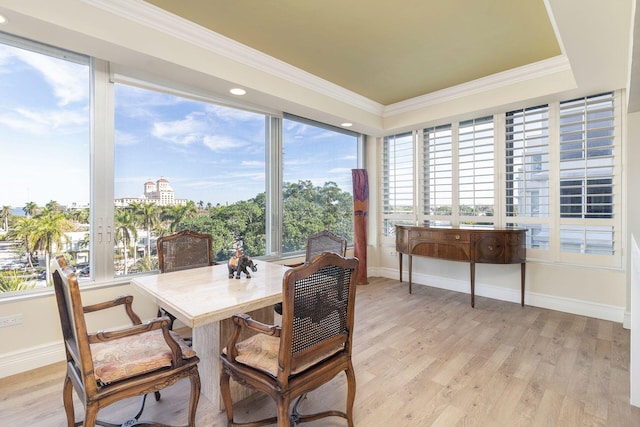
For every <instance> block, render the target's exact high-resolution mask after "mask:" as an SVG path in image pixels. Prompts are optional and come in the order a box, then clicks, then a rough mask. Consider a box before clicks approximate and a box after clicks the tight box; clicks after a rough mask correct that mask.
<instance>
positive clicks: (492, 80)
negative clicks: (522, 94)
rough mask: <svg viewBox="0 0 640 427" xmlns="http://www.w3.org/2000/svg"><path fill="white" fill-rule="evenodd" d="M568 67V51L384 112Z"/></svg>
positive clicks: (412, 108) (389, 113)
mask: <svg viewBox="0 0 640 427" xmlns="http://www.w3.org/2000/svg"><path fill="white" fill-rule="evenodd" d="M567 70H568V71H570V70H571V65H570V64H569V60H568V59H567V57H566V56H564V55H558V56H555V57H553V58H549V59H545V60H542V61H538V62H534V63H533V64H528V65H523V66H522V67H518V68H513V69H511V70H507V71H503V72H501V73H496V74H492V75H490V76H487V77H482V78H480V79H476V80H472V81H470V82H466V83H462V84H459V85H457V86H452V87H449V88H446V89H443V90H439V91H436V92H431V93H428V94H426V95H422V96H417V97H415V98H411V99H407V100H405V101H401V102H397V103H395V104H391V105H388V106H386V107H385V109H384V113H383V116H384V117H390V116H394V115H397V114H403V113H408V112H411V111H415V110H418V109H421V108H425V107H429V106H432V105H436V104H441V103H443V102H447V101H453V100H455V99H460V98H463V97H467V96H469V95H475V94H478V93H483V92H487V91H490V90H494V89H499V88H502V87H505V86H510V85H513V84H516V83H521V82H524V81H528V80H532V79H536V78H540V77H545V76H548V75H553V74H557V73H560V72H563V71H567Z"/></svg>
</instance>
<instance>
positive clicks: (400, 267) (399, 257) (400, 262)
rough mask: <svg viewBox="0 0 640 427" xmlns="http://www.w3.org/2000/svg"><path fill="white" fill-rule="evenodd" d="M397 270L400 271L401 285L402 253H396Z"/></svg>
mask: <svg viewBox="0 0 640 427" xmlns="http://www.w3.org/2000/svg"><path fill="white" fill-rule="evenodd" d="M398 269H399V270H400V283H402V252H398Z"/></svg>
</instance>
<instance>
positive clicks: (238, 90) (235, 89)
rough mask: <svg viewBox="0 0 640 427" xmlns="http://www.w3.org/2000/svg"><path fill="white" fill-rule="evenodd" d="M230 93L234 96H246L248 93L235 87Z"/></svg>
mask: <svg viewBox="0 0 640 427" xmlns="http://www.w3.org/2000/svg"><path fill="white" fill-rule="evenodd" d="M229 92H231V93H232V94H234V95H244V94H246V93H247V91H246V90H244V89H241V88H239V87H234V88H233V89H231V90H230V91H229Z"/></svg>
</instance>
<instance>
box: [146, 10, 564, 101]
mask: <svg viewBox="0 0 640 427" xmlns="http://www.w3.org/2000/svg"><path fill="white" fill-rule="evenodd" d="M146 1H147V2H148V3H150V4H153V5H156V6H158V7H161V8H163V9H165V10H167V11H169V12H171V13H173V14H175V15H178V16H180V17H182V18H185V19H187V20H189V21H192V22H194V23H197V24H199V25H201V26H203V27H206V28H209V29H211V30H213V31H215V32H216V33H218V34H221V35H224V36H226V37H228V38H230V39H233V40H235V41H237V42H240V43H242V44H244V45H247V46H249V47H252V48H254V49H256V50H259V51H261V52H263V53H266V54H268V55H270V56H272V57H274V58H277V59H279V60H281V61H284V62H286V63H288V64H290V65H293V66H295V67H297V68H299V69H302V70H304V71H307V72H309V73H311V74H314V75H315V76H317V77H320V78H322V79H325V80H327V81H330V82H332V83H335V84H337V85H339V86H342V87H343V88H346V89H349V90H351V91H353V92H355V93H358V94H360V95H362V96H365V97H367V98H369V99H371V100H373V101H376V102H378V103H380V104H383V105H389V104H393V103H396V102H399V101H403V100H405V99H410V98H414V97H417V96H420V95H425V94H428V93H432V92H435V91H438V90H441V89H445V88H448V87H451V86H455V85H458V84H461V83H465V82H468V81H471V80H475V79H479V78H482V77H486V76H489V75H492V74H495V73H499V72H502V71H507V70H510V69H512V68H516V67H519V66H523V65H527V64H531V63H534V62H537V61H541V60H544V59H548V58H551V57H554V56H557V55H560V54H561V50H560V47H559V44H558V42H557V40H556V37H555V34H554V31H553V28H552V25H551V22H550V20H549V17H548V15H547V12H546V9H545V5H544V1H543V0H467V1H463V0H399V1H396V2H393V1H389V0H377V1H376V0H347V1H345V0H323V1H316V2H311V1H307V0H277V1H267V0H180V1H176V0H146Z"/></svg>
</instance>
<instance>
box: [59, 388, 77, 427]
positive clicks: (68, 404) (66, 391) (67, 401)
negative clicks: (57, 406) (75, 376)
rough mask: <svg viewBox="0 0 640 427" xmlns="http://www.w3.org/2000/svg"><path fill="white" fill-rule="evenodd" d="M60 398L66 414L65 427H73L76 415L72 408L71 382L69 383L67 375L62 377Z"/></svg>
mask: <svg viewBox="0 0 640 427" xmlns="http://www.w3.org/2000/svg"><path fill="white" fill-rule="evenodd" d="M62 400H63V401H64V412H65V413H66V414H67V427H74V425H75V422H76V418H75V417H76V416H75V413H74V410H73V384H71V379H70V378H69V376H66V377H65V378H64V385H63V386H62Z"/></svg>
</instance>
